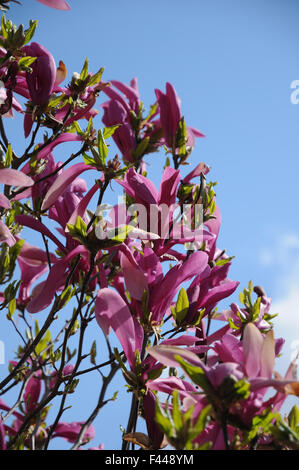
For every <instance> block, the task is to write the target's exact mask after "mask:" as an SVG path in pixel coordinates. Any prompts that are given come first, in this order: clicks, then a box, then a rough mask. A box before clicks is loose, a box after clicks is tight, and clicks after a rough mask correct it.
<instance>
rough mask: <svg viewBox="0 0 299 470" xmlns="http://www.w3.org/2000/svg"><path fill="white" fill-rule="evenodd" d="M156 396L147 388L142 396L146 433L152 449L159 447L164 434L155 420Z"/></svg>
mask: <svg viewBox="0 0 299 470" xmlns="http://www.w3.org/2000/svg"><path fill="white" fill-rule="evenodd" d="M155 408H156V398H155V395H154V394H153V392H152V391H151V390H148V392H147V393H146V395H145V396H144V398H143V409H144V418H145V421H146V427H147V433H148V436H149V438H150V440H151V442H152V445H153V448H154V449H160V447H161V444H162V441H163V437H164V434H163V433H162V431H161V429H160V427H159V426H158V424H157V423H156V420H155Z"/></svg>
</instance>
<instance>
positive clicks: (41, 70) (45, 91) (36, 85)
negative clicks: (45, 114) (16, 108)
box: [23, 42, 56, 105]
mask: <svg viewBox="0 0 299 470" xmlns="http://www.w3.org/2000/svg"><path fill="white" fill-rule="evenodd" d="M23 51H24V52H25V53H26V55H28V56H30V57H36V60H35V61H34V62H33V64H32V65H31V68H32V73H29V72H26V82H27V86H28V90H29V93H30V98H31V100H32V102H33V103H34V104H36V105H43V104H44V103H45V102H46V101H47V100H48V98H49V96H50V95H51V93H52V90H53V87H54V84H55V80H56V64H55V60H54V58H53V56H52V54H50V52H49V51H48V50H47V49H45V48H44V47H43V46H42V45H41V44H38V43H37V42H32V43H31V44H30V45H28V46H24V47H23Z"/></svg>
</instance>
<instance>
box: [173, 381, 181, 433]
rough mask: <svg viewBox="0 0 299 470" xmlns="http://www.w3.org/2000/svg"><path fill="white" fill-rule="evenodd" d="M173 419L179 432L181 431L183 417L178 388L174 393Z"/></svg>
mask: <svg viewBox="0 0 299 470" xmlns="http://www.w3.org/2000/svg"><path fill="white" fill-rule="evenodd" d="M172 419H173V423H174V427H175V429H176V430H177V431H178V432H179V431H181V429H182V428H183V419H182V414H181V410H180V403H179V392H178V391H177V390H174V391H173V394H172Z"/></svg>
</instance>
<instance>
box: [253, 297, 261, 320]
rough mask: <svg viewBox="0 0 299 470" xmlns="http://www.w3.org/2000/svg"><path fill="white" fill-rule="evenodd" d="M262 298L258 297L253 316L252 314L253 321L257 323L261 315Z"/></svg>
mask: <svg viewBox="0 0 299 470" xmlns="http://www.w3.org/2000/svg"><path fill="white" fill-rule="evenodd" d="M261 300H262V298H261V297H258V298H257V299H256V301H255V303H254V305H253V307H252V314H251V320H252V321H255V320H257V319H258V317H259V314H260V308H261Z"/></svg>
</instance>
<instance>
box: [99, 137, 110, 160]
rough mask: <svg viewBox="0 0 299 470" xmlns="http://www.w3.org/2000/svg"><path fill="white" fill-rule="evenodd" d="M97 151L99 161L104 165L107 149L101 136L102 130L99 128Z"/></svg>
mask: <svg viewBox="0 0 299 470" xmlns="http://www.w3.org/2000/svg"><path fill="white" fill-rule="evenodd" d="M98 151H99V156H100V159H101V163H102V165H103V166H104V165H105V161H106V158H107V155H108V152H109V150H108V147H107V145H106V142H105V139H104V137H103V132H102V130H101V129H100V130H99V132H98Z"/></svg>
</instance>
